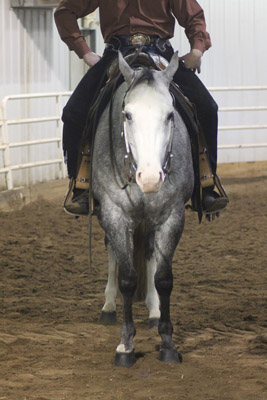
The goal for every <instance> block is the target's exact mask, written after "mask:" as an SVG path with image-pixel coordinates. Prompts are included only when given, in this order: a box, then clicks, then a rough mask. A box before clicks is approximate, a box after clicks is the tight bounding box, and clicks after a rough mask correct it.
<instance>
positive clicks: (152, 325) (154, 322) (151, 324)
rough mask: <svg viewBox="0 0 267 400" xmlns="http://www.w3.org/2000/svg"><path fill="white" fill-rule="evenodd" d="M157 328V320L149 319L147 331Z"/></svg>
mask: <svg viewBox="0 0 267 400" xmlns="http://www.w3.org/2000/svg"><path fill="white" fill-rule="evenodd" d="M158 326H159V318H149V320H148V327H149V329H153V328H157V327H158Z"/></svg>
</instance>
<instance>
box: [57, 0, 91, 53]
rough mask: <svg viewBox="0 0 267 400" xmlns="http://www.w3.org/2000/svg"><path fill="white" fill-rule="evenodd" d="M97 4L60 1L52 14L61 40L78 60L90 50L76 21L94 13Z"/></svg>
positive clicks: (76, 0)
mask: <svg viewBox="0 0 267 400" xmlns="http://www.w3.org/2000/svg"><path fill="white" fill-rule="evenodd" d="M98 3H99V1H98V0H75V1H74V0H61V2H60V3H59V6H58V7H57V9H56V11H55V14H54V17H55V22H56V25H57V29H58V32H59V35H60V37H61V39H62V40H63V42H65V43H66V44H67V46H68V47H69V49H70V50H74V51H75V53H76V54H77V55H78V56H79V57H80V58H83V57H84V56H85V55H86V54H88V53H90V52H91V51H92V50H91V49H90V47H89V46H88V44H87V43H86V41H85V39H84V36H83V35H82V33H81V31H80V29H79V26H78V23H77V19H78V18H82V17H85V16H86V15H88V14H90V13H92V12H93V11H95V10H96V9H97V7H98Z"/></svg>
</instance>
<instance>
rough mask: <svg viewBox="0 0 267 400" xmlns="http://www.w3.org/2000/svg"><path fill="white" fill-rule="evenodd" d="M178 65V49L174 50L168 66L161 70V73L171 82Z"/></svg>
mask: <svg viewBox="0 0 267 400" xmlns="http://www.w3.org/2000/svg"><path fill="white" fill-rule="evenodd" d="M178 67H179V57H178V51H176V52H175V53H174V54H173V56H172V58H171V61H170V63H169V65H168V67H167V68H166V69H165V70H164V71H162V73H163V75H165V77H166V78H167V80H168V81H169V82H171V80H172V78H173V76H174V74H175V72H176V71H177V69H178Z"/></svg>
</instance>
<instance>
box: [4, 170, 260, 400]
mask: <svg viewBox="0 0 267 400" xmlns="http://www.w3.org/2000/svg"><path fill="white" fill-rule="evenodd" d="M219 173H220V175H221V177H222V178H223V182H224V186H225V188H226V190H227V192H228V194H229V197H230V204H229V207H228V209H227V210H226V211H225V212H224V213H223V214H222V215H221V217H220V218H219V219H218V220H216V221H215V222H212V223H209V222H208V221H206V220H205V221H204V222H203V223H202V224H201V225H199V224H198V221H197V217H196V215H195V214H193V213H192V212H190V211H187V212H186V227H185V232H184V235H183V237H182V240H181V242H180V246H179V247H178V249H177V251H176V254H175V258H174V262H173V268H174V277H175V281H174V290H173V294H172V299H171V315H172V321H173V325H174V340H175V343H176V344H177V346H178V347H179V350H180V352H181V353H182V355H183V363H182V364H179V365H176V364H175V365H174V364H165V363H162V362H160V361H159V360H157V356H158V345H159V343H160V339H159V337H158V334H157V332H156V330H152V331H151V330H148V328H147V312H146V309H145V307H144V305H143V304H142V303H138V304H135V305H134V316H135V322H136V328H137V335H136V338H135V349H136V352H137V355H138V360H137V362H136V364H135V365H134V366H133V367H132V368H130V369H124V368H118V367H115V366H113V357H114V350H115V348H116V346H117V344H118V343H119V338H120V322H121V318H122V316H121V301H120V298H119V299H118V303H119V304H118V319H119V323H118V324H117V325H116V326H111V327H103V326H101V325H99V324H98V322H97V321H98V316H99V314H100V311H101V308H102V306H103V301H104V288H105V283H106V277H107V266H106V265H107V254H106V251H105V247H104V244H103V233H102V231H101V229H100V227H99V226H98V223H97V221H96V220H95V219H94V226H93V271H92V272H89V269H88V222H87V219H82V218H80V219H78V220H76V219H74V218H73V217H71V216H68V215H66V214H65V213H64V212H63V210H62V197H63V195H64V192H65V183H66V182H52V183H50V184H49V185H45V186H43V188H45V190H44V191H42V185H41V190H40V185H39V187H38V190H39V191H40V193H41V195H40V198H39V199H37V201H34V202H32V203H31V204H28V205H26V206H25V207H24V208H23V209H21V210H18V211H14V212H1V213H0V220H1V230H0V247H1V248H0V264H1V269H0V302H1V303H0V318H1V320H0V400H4V399H5V400H29V399H38V400H63V399H64V400H65V399H66V400H100V399H101V400H126V399H127V400H132V399H143V400H165V399H166V400H167V399H168V400H183V399H186V400H266V399H267V379H266V378H267V268H266V267H267V163H256V164H255V163H248V164H235V165H233V164H229V165H225V166H220V169H219ZM47 188H48V189H50V190H49V193H48V192H47ZM36 190H37V189H36ZM42 196H43V197H44V198H42Z"/></svg>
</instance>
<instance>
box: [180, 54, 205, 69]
mask: <svg viewBox="0 0 267 400" xmlns="http://www.w3.org/2000/svg"><path fill="white" fill-rule="evenodd" d="M201 57H202V52H201V51H200V50H198V49H192V50H191V51H190V53H187V54H185V55H184V56H183V57H180V58H179V60H183V62H184V65H185V67H186V68H188V69H196V70H197V72H198V73H200V71H201V69H200V66H201Z"/></svg>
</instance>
